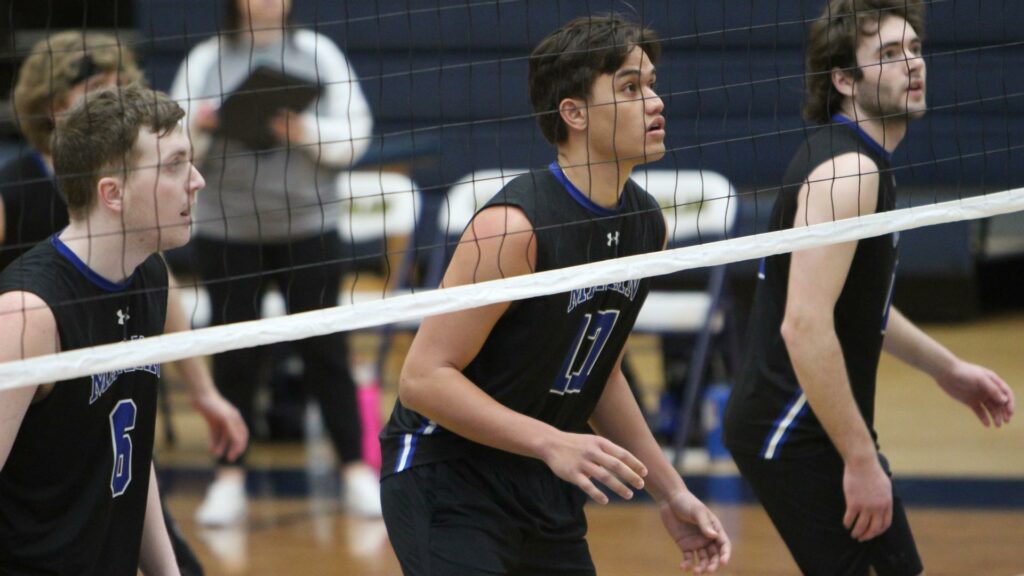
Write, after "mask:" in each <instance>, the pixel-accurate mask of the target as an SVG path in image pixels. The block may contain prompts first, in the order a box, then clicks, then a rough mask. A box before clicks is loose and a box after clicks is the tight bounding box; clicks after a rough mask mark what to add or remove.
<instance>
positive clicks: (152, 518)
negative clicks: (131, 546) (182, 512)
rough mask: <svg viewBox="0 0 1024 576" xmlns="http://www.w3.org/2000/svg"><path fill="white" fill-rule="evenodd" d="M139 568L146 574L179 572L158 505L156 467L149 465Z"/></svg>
mask: <svg viewBox="0 0 1024 576" xmlns="http://www.w3.org/2000/svg"><path fill="white" fill-rule="evenodd" d="M139 569H140V571H141V572H142V573H143V574H145V575H146V576H175V575H178V574H181V571H180V570H179V569H178V563H177V561H175V558H174V549H173V548H171V539H170V535H169V534H168V533H167V524H166V523H164V512H163V508H162V507H161V506H160V489H159V488H158V487H157V483H156V469H155V468H154V467H153V464H152V463H150V465H149V491H148V494H147V496H146V520H145V522H144V523H143V525H142V544H141V546H140V547H139Z"/></svg>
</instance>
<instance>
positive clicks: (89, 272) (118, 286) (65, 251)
mask: <svg viewBox="0 0 1024 576" xmlns="http://www.w3.org/2000/svg"><path fill="white" fill-rule="evenodd" d="M61 232H63V230H61ZM61 232H57V233H56V234H54V235H53V236H50V243H51V244H53V247H54V248H56V249H57V252H59V253H60V255H61V256H63V257H65V258H67V260H68V262H71V264H73V265H74V267H75V268H78V271H79V272H81V273H82V274H83V275H84V276H85V277H86V279H88V280H89V282H92V283H93V284H95V285H96V286H98V287H99V288H102V289H103V290H106V291H107V292H123V291H125V290H126V289H127V288H128V285H129V284H131V281H132V276H135V273H134V272H132V276H129V277H128V279H126V280H125V281H124V282H111V281H110V280H107V279H106V278H104V277H103V276H100V275H99V274H97V273H96V271H95V270H93V269H92V268H89V265H88V264H86V263H85V262H82V260H81V258H79V257H78V255H77V254H75V253H74V252H72V251H71V248H68V245H67V244H65V243H63V242H61V240H60V238H58V236H59V235H60V233H61Z"/></svg>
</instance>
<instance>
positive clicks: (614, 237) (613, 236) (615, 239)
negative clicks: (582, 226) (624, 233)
mask: <svg viewBox="0 0 1024 576" xmlns="http://www.w3.org/2000/svg"><path fill="white" fill-rule="evenodd" d="M612 244H615V245H616V246H618V245H619V231H618V230H616V231H615V232H609V233H608V245H609V246H611V245H612Z"/></svg>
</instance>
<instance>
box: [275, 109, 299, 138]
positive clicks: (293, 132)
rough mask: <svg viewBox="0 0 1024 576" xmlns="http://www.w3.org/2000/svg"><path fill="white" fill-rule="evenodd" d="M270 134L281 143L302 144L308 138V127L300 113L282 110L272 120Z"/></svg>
mask: <svg viewBox="0 0 1024 576" xmlns="http://www.w3.org/2000/svg"><path fill="white" fill-rule="evenodd" d="M270 132H271V133H272V134H273V135H274V137H275V138H277V140H278V141H279V142H283V143H285V144H291V143H302V142H305V138H306V125H305V123H303V121H302V115H301V114H299V113H298V112H294V111H292V110H281V111H280V112H278V113H277V115H275V116H274V117H273V118H271V119H270Z"/></svg>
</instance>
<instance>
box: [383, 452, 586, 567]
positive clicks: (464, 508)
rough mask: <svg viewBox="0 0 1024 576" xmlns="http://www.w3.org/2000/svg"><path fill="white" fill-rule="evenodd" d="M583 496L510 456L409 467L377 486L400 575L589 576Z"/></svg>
mask: <svg viewBox="0 0 1024 576" xmlns="http://www.w3.org/2000/svg"><path fill="white" fill-rule="evenodd" d="M585 501H586V494H584V493H583V491H582V490H580V489H579V488H577V487H576V486H574V485H572V484H569V483H568V482H564V481H562V480H561V479H559V478H558V477H557V476H555V475H554V473H553V472H551V470H550V469H549V468H548V467H547V466H546V465H544V463H543V462H541V461H539V460H534V459H530V458H521V457H518V456H514V455H508V456H497V455H496V456H486V457H476V456H474V457H472V458H468V457H467V458H462V459H459V460H450V461H445V462H437V463H433V464H424V465H421V466H414V467H413V468H410V469H408V470H405V471H403V472H399V473H398V474H393V475H391V476H389V477H387V478H385V479H384V480H383V482H382V483H381V503H382V505H383V508H384V523H385V524H386V525H387V529H388V536H389V537H390V539H391V545H392V546H393V547H394V549H395V554H396V555H397V556H398V560H399V562H400V563H401V565H402V572H403V573H404V574H405V576H428V575H429V576H461V575H466V576H469V575H478V574H479V575H485V574H486V575H492V574H503V575H519V574H521V575H524V576H525V575H527V574H529V575H537V576H541V575H561V576H585V575H586V576H590V575H593V574H595V570H594V563H593V561H592V560H591V558H590V549H589V548H588V547H587V541H586V539H585V537H586V534H587V520H586V517H585V516H584V514H583V504H584V502H585Z"/></svg>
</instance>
